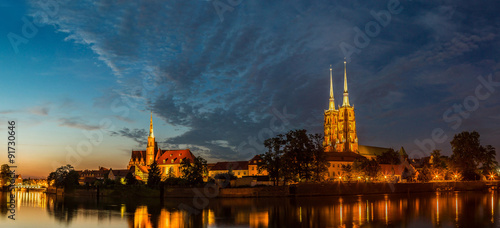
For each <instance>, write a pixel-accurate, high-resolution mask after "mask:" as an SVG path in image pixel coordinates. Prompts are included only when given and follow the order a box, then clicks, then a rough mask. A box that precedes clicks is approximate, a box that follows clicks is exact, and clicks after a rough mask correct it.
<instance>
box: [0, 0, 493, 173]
mask: <svg viewBox="0 0 500 228" xmlns="http://www.w3.org/2000/svg"><path fill="white" fill-rule="evenodd" d="M44 2H48V3H44ZM499 10H500V3H499V2H498V1H455V0H454V1H451V0H450V1H400V2H398V1H393V0H390V1H331V0H318V1H299V0H287V1H263V0H245V1H237V0H231V1H228V0H213V1H211V0H210V1H209V0H192V1H185V0H169V1H132V0H130V1H127V0H124V1H118V2H116V1H90V0H82V1H68V0H60V1H59V0H58V1H55V0H54V1H52V0H48V1H36V0H34V1H14V0H12V1H2V3H0V12H1V13H0V18H1V19H2V21H3V22H2V26H1V27H0V34H2V35H1V39H0V48H1V49H0V50H1V52H0V69H1V73H0V74H1V79H2V82H1V85H2V88H1V90H0V97H1V98H0V99H1V103H0V104H1V105H0V117H1V119H2V121H1V122H0V132H1V133H0V135H2V139H1V140H0V146H1V147H2V148H4V149H3V150H2V151H3V153H2V154H1V155H0V163H1V164H4V163H7V151H6V148H7V121H8V120H15V121H17V128H16V131H17V134H18V135H17V136H18V137H17V143H18V146H17V160H16V162H17V165H18V169H17V172H18V173H21V174H22V175H23V176H33V177H46V176H47V175H48V174H49V172H51V171H53V170H55V168H57V167H59V166H61V165H65V164H68V163H69V164H72V165H74V166H75V167H76V169H79V170H80V169H97V168H98V167H99V166H104V167H108V168H114V169H118V168H120V169H123V168H126V167H127V164H128V161H129V159H130V152H131V151H132V150H138V149H141V150H145V148H146V145H145V142H146V141H147V135H148V132H147V131H148V129H149V119H150V112H151V111H152V113H153V121H154V131H155V132H154V133H155V136H156V141H157V142H158V143H159V146H160V147H161V148H162V149H177V148H180V149H184V148H189V149H191V151H192V152H193V154H194V155H196V156H198V155H201V156H203V157H204V158H205V159H207V160H208V161H209V162H216V161H223V160H227V161H231V160H246V159H249V158H251V157H252V156H254V155H255V154H260V153H263V152H264V147H263V145H262V142H263V139H266V138H269V137H272V136H275V135H276V134H279V133H285V132H287V131H289V130H292V129H301V128H303V129H306V130H308V132H310V133H322V131H323V112H324V110H325V109H327V108H328V98H329V66H330V65H332V66H333V78H334V80H333V84H334V95H335V100H336V105H340V104H341V101H342V99H341V98H342V88H343V65H344V64H343V61H344V58H346V59H347V79H348V86H349V96H350V102H351V105H354V107H355V112H356V121H357V132H358V138H359V144H361V145H370V146H380V147H392V148H395V149H399V148H401V147H402V146H403V147H404V148H405V150H406V151H407V152H408V154H409V155H410V156H413V157H418V156H424V155H425V154H428V153H429V152H430V151H429V150H423V149H422V148H421V146H419V142H423V143H420V144H422V145H423V146H425V147H426V148H431V144H435V148H436V149H441V150H442V151H443V154H445V155H451V147H450V143H449V142H450V141H451V140H452V138H453V135H454V134H456V133H459V132H461V131H472V130H476V131H478V132H479V133H480V134H481V143H482V144H483V145H488V144H491V145H493V146H494V147H495V148H497V149H500V140H499V138H500V58H499V55H498V52H499V47H500V37H499V34H500V33H499V32H500V14H499V13H498V12H499ZM459 105H461V106H460V107H459ZM460 110H465V111H460ZM467 110H468V111H467ZM433 135H434V138H435V139H434V140H433V139H432V137H433ZM101 136H102V138H101ZM89 138H90V139H89ZM430 142H432V143H430Z"/></svg>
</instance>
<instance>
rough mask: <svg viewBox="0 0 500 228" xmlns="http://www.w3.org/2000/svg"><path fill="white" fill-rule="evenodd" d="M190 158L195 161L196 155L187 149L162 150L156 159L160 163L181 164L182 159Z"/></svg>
mask: <svg viewBox="0 0 500 228" xmlns="http://www.w3.org/2000/svg"><path fill="white" fill-rule="evenodd" d="M184 159H189V160H191V161H194V155H193V154H192V153H191V151H190V150H189V149H185V150H162V151H161V155H160V156H159V157H158V159H157V160H156V163H158V165H161V164H180V163H181V162H182V160H184Z"/></svg>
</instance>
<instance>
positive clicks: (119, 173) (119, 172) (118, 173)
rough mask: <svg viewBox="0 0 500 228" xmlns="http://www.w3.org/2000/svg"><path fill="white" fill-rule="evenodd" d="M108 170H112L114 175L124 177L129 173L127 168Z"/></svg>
mask: <svg viewBox="0 0 500 228" xmlns="http://www.w3.org/2000/svg"><path fill="white" fill-rule="evenodd" d="M110 172H112V173H113V175H114V176H115V177H126V176H127V174H128V173H130V170H128V169H117V170H113V169H111V171H110Z"/></svg>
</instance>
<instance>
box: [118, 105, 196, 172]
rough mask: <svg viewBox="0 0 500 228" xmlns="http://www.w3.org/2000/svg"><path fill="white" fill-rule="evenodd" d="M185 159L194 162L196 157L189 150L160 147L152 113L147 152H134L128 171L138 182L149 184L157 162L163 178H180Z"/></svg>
mask: <svg viewBox="0 0 500 228" xmlns="http://www.w3.org/2000/svg"><path fill="white" fill-rule="evenodd" d="M185 159H188V160H191V161H193V160H194V155H193V154H192V153H191V151H190V150H189V149H183V150H162V149H160V148H159V147H158V144H157V143H156V141H155V134H154V130H153V112H151V117H150V120H149V135H148V142H147V145H146V150H133V151H132V154H131V156H130V160H129V163H128V166H127V169H128V170H132V172H133V173H134V175H135V177H136V179H137V180H140V181H144V182H147V180H148V173H149V168H150V166H151V164H153V163H154V162H156V164H157V165H158V168H159V169H160V173H161V177H162V178H164V177H167V176H173V177H180V176H182V172H181V168H180V164H181V162H182V161H183V160H185Z"/></svg>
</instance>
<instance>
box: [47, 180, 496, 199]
mask: <svg viewBox="0 0 500 228" xmlns="http://www.w3.org/2000/svg"><path fill="white" fill-rule="evenodd" d="M499 184H500V183H499V182H485V181H469V182H426V183H347V182H341V183H338V182H336V183H299V184H294V185H286V186H259V187H237V188H214V187H213V185H212V186H211V187H208V186H209V185H207V186H206V187H165V188H164V191H163V194H161V191H160V190H157V189H148V188H145V187H130V188H129V187H120V188H117V189H116V188H115V189H100V190H96V189H74V190H72V191H69V192H64V190H63V191H61V189H58V192H57V195H61V196H69V197H93V198H94V197H95V198H100V197H106V198H129V197H138V198H157V199H158V198H159V199H161V198H163V199H169V198H194V197H198V198H266V197H308V196H349V195H372V194H401V193H406V194H411V193H421V192H436V191H437V192H451V191H490V190H491V189H494V190H496V189H498V186H499ZM46 193H47V194H55V189H53V188H52V189H50V188H49V189H47V191H46ZM162 195H163V196H162Z"/></svg>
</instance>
